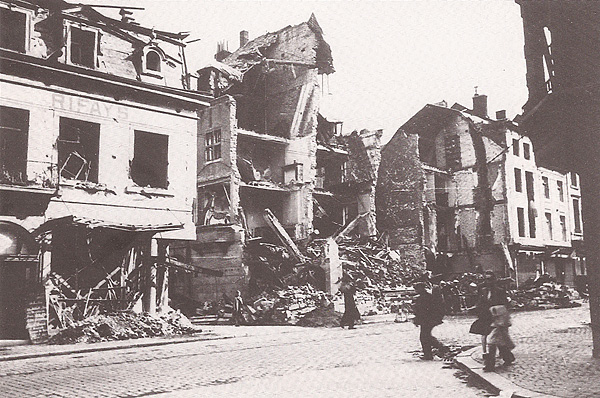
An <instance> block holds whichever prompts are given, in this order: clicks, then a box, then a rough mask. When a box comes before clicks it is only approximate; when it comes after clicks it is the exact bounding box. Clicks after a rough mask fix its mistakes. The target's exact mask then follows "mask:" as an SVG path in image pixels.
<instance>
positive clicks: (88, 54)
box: [68, 26, 97, 68]
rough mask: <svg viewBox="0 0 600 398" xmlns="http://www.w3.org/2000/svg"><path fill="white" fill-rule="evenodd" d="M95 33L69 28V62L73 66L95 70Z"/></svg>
mask: <svg viewBox="0 0 600 398" xmlns="http://www.w3.org/2000/svg"><path fill="white" fill-rule="evenodd" d="M96 38H97V32H96V31H94V30H88V29H83V28H78V27H76V26H70V29H69V47H68V48H69V62H70V63H72V64H74V65H80V66H85V67H87V68H95V66H96V45H97V44H96V43H97V39H96Z"/></svg>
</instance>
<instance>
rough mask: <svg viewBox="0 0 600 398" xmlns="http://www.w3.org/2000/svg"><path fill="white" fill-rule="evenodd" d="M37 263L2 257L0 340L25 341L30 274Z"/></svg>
mask: <svg viewBox="0 0 600 398" xmlns="http://www.w3.org/2000/svg"><path fill="white" fill-rule="evenodd" d="M31 266H33V267H35V262H34V263H33V264H31V263H30V262H28V261H18V260H9V259H6V258H4V259H3V258H2V257H0V339H4V340H6V339H9V340H24V339H28V338H29V335H28V333H27V329H26V327H25V318H26V317H25V312H26V308H27V291H28V285H29V283H28V276H29V275H28V274H29V273H30V272H31Z"/></svg>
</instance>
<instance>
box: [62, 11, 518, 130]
mask: <svg viewBox="0 0 600 398" xmlns="http://www.w3.org/2000/svg"><path fill="white" fill-rule="evenodd" d="M73 2H76V1H73ZM83 2H84V3H88V4H89V3H95V4H118V5H129V6H139V7H144V8H145V11H135V12H134V17H135V19H136V20H137V21H138V22H140V23H141V24H142V25H144V26H148V27H152V26H154V27H155V28H156V29H159V30H167V31H172V32H181V31H189V32H191V35H190V37H189V40H192V39H197V38H200V39H201V40H200V41H198V42H195V43H191V44H189V45H188V47H187V48H186V55H187V59H188V65H189V67H190V70H197V69H199V68H200V67H202V66H204V65H205V64H207V63H208V62H209V60H210V59H211V58H212V57H213V55H214V53H215V51H216V43H217V42H218V41H223V40H224V41H226V42H228V43H229V50H230V51H234V50H235V49H237V47H238V46H239V31H240V30H248V31H249V33H250V39H253V38H256V37H258V36H260V35H262V34H264V33H266V32H272V31H276V30H279V29H281V28H283V27H285V26H287V25H295V24H299V23H301V22H304V21H307V20H308V18H309V17H310V14H311V12H314V13H315V15H316V17H317V20H318V21H319V24H320V25H321V27H322V28H323V31H324V34H325V40H326V41H327V42H328V43H329V44H330V45H331V49H332V53H333V62H334V67H335V68H336V73H334V74H333V75H331V76H330V79H329V82H330V83H329V92H330V93H331V95H330V96H328V98H327V105H328V108H330V109H331V110H332V111H333V112H332V113H333V116H336V117H337V118H339V119H342V120H344V131H345V132H350V131H352V130H354V129H362V128H370V129H373V128H383V129H384V130H385V136H384V139H389V138H390V137H391V135H392V134H393V133H394V132H395V131H396V130H397V129H398V128H399V127H400V126H401V125H402V124H403V123H404V122H406V121H407V120H408V119H409V118H410V117H411V116H412V115H414V114H415V113H416V112H417V111H418V110H419V109H421V108H422V107H423V106H424V105H425V104H427V103H434V102H439V101H441V100H446V101H447V102H448V104H449V106H450V105H452V104H453V103H454V102H459V103H461V104H463V105H465V106H467V107H471V106H472V100H471V97H472V96H473V93H474V86H478V87H479V89H478V92H479V93H480V94H486V95H488V111H489V114H490V116H494V115H495V112H496V110H500V109H506V110H507V113H508V117H510V118H512V117H514V116H515V115H516V114H518V113H520V110H521V106H522V105H523V104H524V103H525V101H526V99H527V89H526V86H525V61H524V56H523V26H522V22H521V17H520V8H519V6H518V5H517V4H516V3H515V2H514V1H513V0H486V1H483V0H460V1H459V0H422V1H365V0H363V1H350V0H344V1H301V0H279V1H258V0H250V1H241V0H236V1H233V0H229V1H223V0H222V1H216V0H194V1H192V0H144V1H141V0H105V1H101V0H96V1H94V0H84V1H83ZM98 10H99V11H101V12H103V13H105V14H107V15H110V16H113V17H116V16H118V15H116V14H115V12H116V11H115V10H112V11H110V10H108V9H98Z"/></svg>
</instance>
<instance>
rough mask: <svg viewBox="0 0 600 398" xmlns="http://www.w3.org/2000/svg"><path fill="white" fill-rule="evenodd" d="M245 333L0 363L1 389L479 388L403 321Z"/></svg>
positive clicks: (463, 394) (321, 392)
mask: <svg viewBox="0 0 600 398" xmlns="http://www.w3.org/2000/svg"><path fill="white" fill-rule="evenodd" d="M240 329H242V328H240ZM249 329H252V328H249ZM252 334H253V335H252V336H249V337H240V338H235V339H228V340H215V341H205V342H196V343H184V344H175V345H166V346H160V347H147V348H137V349H127V350H118V351H106V352H93V353H87V354H76V355H68V356H58V357H50V358H35V359H28V360H18V361H8V362H0V391H2V396H6V397H139V396H153V395H155V394H156V395H159V396H163V397H237V396H240V397H242V396H243V397H254V396H261V397H338V396H339V397H347V396H357V397H369V396H377V397H457V398H459V397H460V398H469V397H482V396H483V394H482V392H481V390H478V389H476V388H473V387H470V386H468V385H466V384H465V383H464V382H463V381H461V379H459V378H458V377H456V376H455V373H457V371H456V370H452V369H443V363H442V362H441V361H435V362H423V361H420V360H419V359H417V358H416V357H415V356H414V355H413V353H411V351H413V350H416V349H418V341H417V329H416V328H415V327H414V326H412V325H410V324H389V323H388V324H376V325H365V326H361V327H359V328H358V329H356V330H342V329H339V328H336V329H308V328H307V329H304V328H294V327H288V328H273V329H261V330H260V332H259V333H252Z"/></svg>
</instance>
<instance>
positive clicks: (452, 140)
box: [444, 135, 461, 169]
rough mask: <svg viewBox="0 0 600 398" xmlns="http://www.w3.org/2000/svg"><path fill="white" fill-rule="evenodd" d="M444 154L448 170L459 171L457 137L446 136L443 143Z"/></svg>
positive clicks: (459, 161)
mask: <svg viewBox="0 0 600 398" xmlns="http://www.w3.org/2000/svg"><path fill="white" fill-rule="evenodd" d="M444 149H445V152H446V167H447V168H449V169H460V166H461V159H460V137H459V136H458V135H447V136H446V137H445V141H444Z"/></svg>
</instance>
